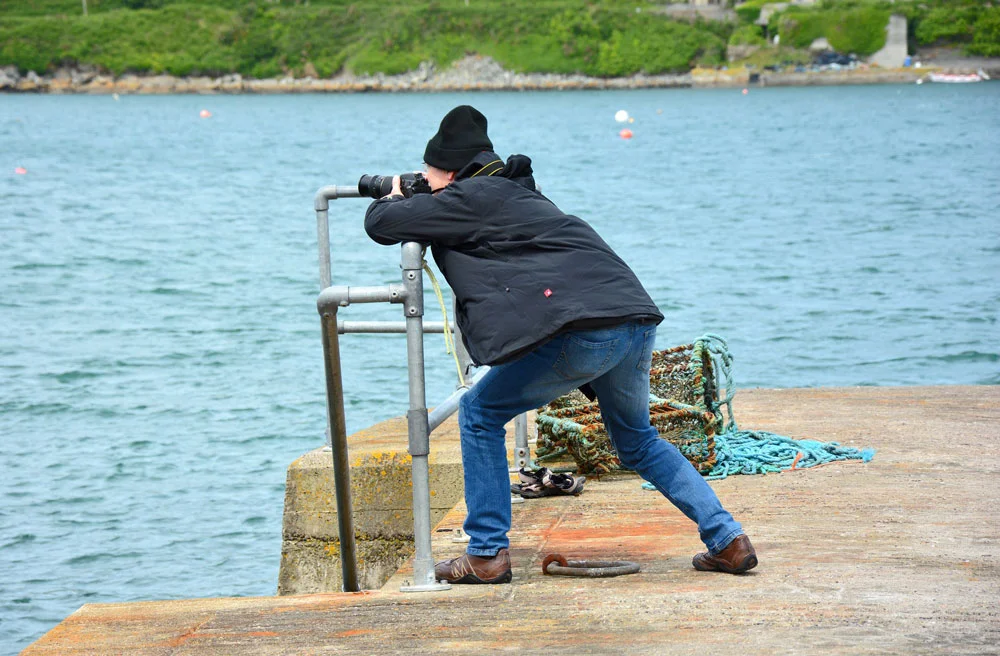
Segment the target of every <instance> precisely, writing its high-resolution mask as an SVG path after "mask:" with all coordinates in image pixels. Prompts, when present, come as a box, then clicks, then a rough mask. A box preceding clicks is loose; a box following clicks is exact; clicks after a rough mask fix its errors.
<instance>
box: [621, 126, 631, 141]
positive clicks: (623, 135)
mask: <svg viewBox="0 0 1000 656" xmlns="http://www.w3.org/2000/svg"><path fill="white" fill-rule="evenodd" d="M618 136H619V137H621V138H622V139H631V138H632V131H631V130H629V129H628V128H624V129H623V130H622V131H621V132H619V133H618Z"/></svg>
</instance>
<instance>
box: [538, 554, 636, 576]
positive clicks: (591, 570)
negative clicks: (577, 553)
mask: <svg viewBox="0 0 1000 656" xmlns="http://www.w3.org/2000/svg"><path fill="white" fill-rule="evenodd" d="M552 563H558V564H557V565H553V564H552ZM638 572H639V563H633V562H632V561H629V560H566V559H565V558H563V557H562V556H561V555H560V554H549V555H548V556H546V557H545V560H543V561H542V574H548V575H553V574H555V575H558V576H584V577H589V578H604V577H609V576H621V575H622V574H636V573H638Z"/></svg>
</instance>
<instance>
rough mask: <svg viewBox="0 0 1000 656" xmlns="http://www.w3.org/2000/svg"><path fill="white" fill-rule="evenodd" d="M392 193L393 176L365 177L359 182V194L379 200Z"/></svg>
mask: <svg viewBox="0 0 1000 656" xmlns="http://www.w3.org/2000/svg"><path fill="white" fill-rule="evenodd" d="M390 191H392V176H391V175H363V176H361V179H360V180H358V193H359V194H361V195H362V196H367V197H369V198H374V199H376V200H377V199H379V198H381V197H382V196H385V195H387V194H388V193H389V192H390Z"/></svg>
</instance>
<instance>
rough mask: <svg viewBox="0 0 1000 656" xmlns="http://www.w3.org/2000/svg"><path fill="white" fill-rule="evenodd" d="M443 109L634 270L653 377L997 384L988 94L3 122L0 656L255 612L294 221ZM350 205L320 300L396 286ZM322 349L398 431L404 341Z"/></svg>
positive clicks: (55, 103)
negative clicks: (336, 290) (651, 346)
mask: <svg viewBox="0 0 1000 656" xmlns="http://www.w3.org/2000/svg"><path fill="white" fill-rule="evenodd" d="M462 102H472V103H473V104H475V105H477V106H478V107H479V108H480V109H482V110H483V111H484V112H485V113H486V115H487V116H488V117H489V118H490V133H491V135H492V137H493V141H494V143H495V144H496V147H497V151H498V152H499V153H500V154H501V155H503V156H506V155H508V154H510V153H515V152H522V153H525V154H528V155H530V156H532V157H533V159H534V164H535V170H536V174H537V178H538V181H539V183H540V184H541V185H542V187H543V189H544V191H545V193H546V194H547V195H548V196H549V197H550V198H552V199H553V200H554V201H555V202H556V203H557V204H558V205H560V206H561V207H563V208H564V209H565V210H566V211H569V212H572V213H576V214H578V215H580V216H582V217H583V218H585V219H587V220H588V221H590V222H591V223H592V224H593V225H594V226H595V227H596V228H597V230H598V231H599V232H600V233H601V234H602V235H604V237H605V238H606V239H607V241H608V242H610V243H611V245H612V246H613V247H614V248H615V249H616V250H617V251H618V252H619V253H620V254H621V255H622V256H623V257H624V258H625V259H626V260H627V261H628V262H629V263H631V264H632V265H633V267H634V269H635V270H636V272H637V274H638V275H639V277H640V279H641V280H642V281H643V282H644V283H645V285H646V286H647V288H648V289H649V291H650V293H651V294H652V296H653V298H654V300H655V301H656V302H657V303H658V304H659V305H660V307H661V308H662V309H663V311H664V313H665V314H666V316H667V318H666V321H665V322H664V324H663V325H662V326H661V328H660V331H659V339H658V345H659V346H660V347H667V346H672V345H675V344H679V343H683V342H686V341H690V340H691V339H692V338H694V337H696V336H698V335H700V334H702V333H704V332H706V331H711V332H715V333H719V334H721V335H724V336H726V337H727V338H728V339H729V340H730V346H731V348H732V351H733V353H734V354H735V356H736V376H737V382H738V384H739V385H740V386H743V387H748V386H769V387H797V386H836V385H930V384H986V385H994V384H1000V330H998V325H997V320H998V308H1000V285H998V283H997V277H998V274H1000V216H998V208H1000V184H998V183H1000V173H998V172H1000V155H998V153H1000V84H997V83H989V84H980V85H969V86H950V85H949V86H945V85H942V86H934V85H924V86H922V87H918V86H916V85H913V86H880V87H848V88H814V89H760V90H753V91H751V93H750V94H749V95H747V96H743V95H742V94H741V93H740V92H739V91H738V90H673V91H637V92H599V93H593V92H591V93H587V92H580V93H520V94H518V93H497V94H476V95H471V96H470V95H460V94H440V95H350V96H347V95H345V96H284V97H274V96H270V97H252V96H236V97H228V96H219V97H196V96H178V97H157V98H154V97H122V98H121V99H120V100H119V101H117V102H116V101H115V100H114V99H112V98H110V97H75V96H74V97H49V96H10V95H0V276H2V283H3V284H2V288H0V289H2V292H0V438H2V440H3V446H2V449H0V572H2V576H0V651H4V652H14V651H17V650H18V649H20V648H22V647H24V646H25V645H27V644H28V643H29V642H31V641H32V640H34V639H36V638H37V637H38V636H40V635H41V634H42V633H44V632H45V631H46V630H48V629H49V628H51V627H52V626H54V625H55V624H56V623H57V622H59V621H60V620H61V619H63V618H64V617H65V616H66V615H67V614H69V613H70V612H72V611H73V610H75V609H76V608H78V607H79V606H80V605H82V604H84V603H88V602H111V601H128V600H139V599H170V598H180V597H204V596H229V595H269V594H273V593H274V592H275V588H276V582H277V573H278V561H279V556H280V547H281V510H282V494H283V490H284V480H285V468H286V467H287V465H288V464H289V463H290V462H291V461H292V460H293V459H295V458H296V457H298V456H299V455H301V454H302V453H304V452H306V451H308V450H310V449H312V448H314V447H316V446H319V445H321V444H322V442H323V429H324V425H325V409H324V408H325V406H324V398H323V394H324V387H323V380H322V358H321V345H320V341H319V321H318V317H317V315H316V309H315V300H316V295H317V292H318V272H317V256H316V246H315V242H316V234H315V215H314V213H313V209H312V198H313V194H314V192H315V191H316V189H317V188H318V187H320V186H322V185H324V184H331V183H333V184H350V183H352V182H354V181H356V180H357V178H358V177H359V176H360V174H362V173H392V172H397V171H400V170H407V169H411V168H414V167H419V165H420V158H421V155H422V153H423V146H424V143H425V142H426V139H427V138H428V137H429V136H430V135H431V134H432V133H433V131H434V130H435V129H436V126H437V122H438V120H439V119H440V117H441V116H442V115H443V114H444V113H445V112H446V111H447V110H448V109H450V108H451V107H452V106H454V105H456V104H459V103H462ZM201 109H209V110H210V111H211V112H212V113H213V116H212V117H211V118H209V119H201V118H199V111H200V110H201ZM618 109H627V110H628V111H629V112H630V113H631V114H632V115H633V116H634V117H635V122H634V123H633V124H632V125H630V126H629V127H630V128H631V129H632V130H633V131H634V133H635V137H634V138H633V139H632V140H631V141H625V140H622V139H619V138H618V136H617V132H618V130H619V129H620V127H621V125H619V124H616V123H615V122H614V120H613V115H614V113H615V111H617V110H618ZM15 167H24V168H25V169H27V174H26V175H19V174H15V173H14V170H15ZM365 206H366V204H365V203H364V202H363V201H359V200H341V201H336V202H335V203H334V204H333V209H332V212H331V214H332V216H331V219H332V223H333V226H334V230H333V231H334V248H333V250H334V279H335V281H336V282H340V283H341V284H380V283H385V282H394V281H397V280H398V277H399V269H398V263H399V251H398V249H397V248H387V247H379V246H377V245H375V244H373V243H371V242H370V241H369V240H368V239H367V237H366V236H365V234H364V231H363V229H362V218H363V215H364V209H365ZM427 308H428V318H430V319H437V318H438V316H437V315H436V313H437V303H436V301H434V300H433V297H432V296H431V295H430V294H428V299H427ZM399 311H400V310H399V308H398V307H397V306H392V307H389V306H386V307H384V308H381V307H373V306H357V307H352V308H350V309H349V310H346V311H345V312H344V313H343V314H344V316H345V318H350V319H362V318H367V319H395V318H399ZM439 340H440V336H432V337H430V338H428V340H427V355H428V366H429V370H428V398H429V400H430V402H431V404H433V403H434V402H435V401H436V400H440V399H441V398H443V397H444V396H446V395H447V393H448V392H449V391H450V390H451V389H452V387H453V385H454V374H453V370H454V368H453V367H452V366H451V365H450V363H449V361H448V360H447V359H446V357H445V355H444V353H443V345H442V343H441V342H440V341H439ZM342 345H343V348H344V350H345V355H344V358H345V388H346V403H347V411H348V419H347V420H348V428H349V429H350V430H356V429H359V428H362V427H364V426H366V425H369V424H371V423H373V422H375V421H377V420H379V419H383V418H386V417H390V416H395V415H400V414H403V413H404V412H405V409H406V386H405V380H406V376H405V366H404V363H405V359H404V355H405V350H404V344H403V340H402V339H401V338H399V337H398V336H397V337H391V336H390V337H385V336H346V337H344V338H343V341H342ZM737 414H738V406H737ZM813 437H817V438H822V437H823V436H821V435H818V436H813ZM400 447H401V448H403V445H402V444H401V445H400Z"/></svg>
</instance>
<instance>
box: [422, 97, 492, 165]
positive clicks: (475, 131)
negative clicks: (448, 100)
mask: <svg viewBox="0 0 1000 656" xmlns="http://www.w3.org/2000/svg"><path fill="white" fill-rule="evenodd" d="M484 150H493V142H491V141H490V138H489V137H488V136H487V135H486V117H485V116H483V114H482V112H480V111H479V110H478V109H476V108H475V107H471V106H469V105H459V106H458V107H456V108H455V109H453V110H451V111H450V112H448V113H447V114H445V117H444V118H443V119H441V127H439V128H438V131H437V134H435V135H434V136H433V137H431V140H430V141H428V142H427V148H426V149H425V150H424V162H425V163H427V164H430V165H431V166H434V167H436V168H439V169H442V170H444V171H458V170H459V169H461V168H462V167H463V166H465V165H466V164H468V163H469V162H471V161H472V158H473V157H475V156H476V155H478V154H479V153H481V152H483V151H484Z"/></svg>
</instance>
